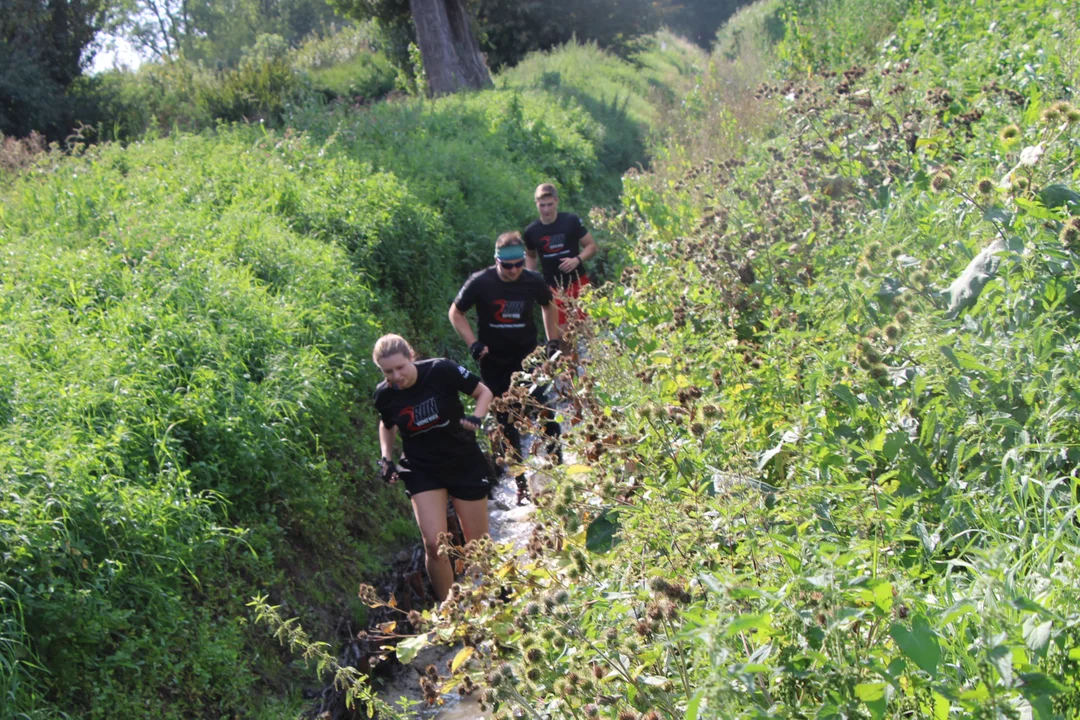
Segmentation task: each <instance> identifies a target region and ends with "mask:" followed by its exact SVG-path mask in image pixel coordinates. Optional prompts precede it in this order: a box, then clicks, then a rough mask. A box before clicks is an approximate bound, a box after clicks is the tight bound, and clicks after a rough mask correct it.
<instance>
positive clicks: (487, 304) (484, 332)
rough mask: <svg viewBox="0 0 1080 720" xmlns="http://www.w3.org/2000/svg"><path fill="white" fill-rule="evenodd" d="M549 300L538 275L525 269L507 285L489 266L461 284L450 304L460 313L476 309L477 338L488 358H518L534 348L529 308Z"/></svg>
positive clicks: (549, 291)
mask: <svg viewBox="0 0 1080 720" xmlns="http://www.w3.org/2000/svg"><path fill="white" fill-rule="evenodd" d="M551 300H552V296H551V288H549V287H548V286H547V283H545V282H544V278H542V277H540V275H539V274H538V273H534V272H532V271H531V270H525V271H524V272H522V273H521V275H519V276H518V279H517V280H514V281H512V282H507V281H506V280H503V279H502V278H501V277H499V271H498V270H497V269H496V268H495V266H492V267H489V268H486V269H484V270H481V271H480V272H477V273H473V274H472V276H471V277H469V279H468V280H466V281H465V284H464V285H462V286H461V291H460V292H458V295H457V298H455V299H454V305H456V306H457V309H458V310H460V311H461V312H468V311H469V308H471V307H472V306H473V305H475V306H476V329H477V335H478V337H477V339H478V340H479V341H480V342H482V343H484V344H485V345H487V347H488V351H489V352H490V353H491V354H492V355H496V356H499V357H513V358H520V357H524V356H525V355H528V354H529V353H530V352H532V350H533V348H535V347H536V324H535V323H534V322H533V308H534V307H535V306H536V305H537V304H540V305H547V304H548V303H550V302H551Z"/></svg>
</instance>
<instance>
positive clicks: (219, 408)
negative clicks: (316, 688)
mask: <svg viewBox="0 0 1080 720" xmlns="http://www.w3.org/2000/svg"><path fill="white" fill-rule="evenodd" d="M690 52H691V51H690V49H689V48H688V47H685V46H683V45H682V44H681V43H677V42H675V41H669V42H668V46H667V48H666V49H660V48H659V45H654V47H653V49H652V50H651V51H650V53H651V55H652V56H654V57H656V58H663V57H672V58H673V60H672V61H671V62H670V63H669V64H668V65H660V64H658V61H657V64H656V66H655V67H652V66H649V65H641V66H639V67H637V68H634V69H629V66H627V65H626V63H625V62H624V61H621V60H617V59H614V58H610V57H608V56H605V55H603V54H602V53H598V52H597V51H595V49H592V48H589V47H580V46H574V47H570V48H567V49H565V50H563V51H560V52H556V53H553V54H552V55H551V56H550V58H545V59H539V58H538V59H537V60H536V61H535V62H536V63H537V67H538V68H539V67H540V66H541V64H543V63H551V62H558V58H559V57H560V53H563V54H566V55H567V56H571V57H574V58H586V59H587V60H588V63H587V64H586V63H582V62H577V61H573V62H568V63H567V66H566V68H565V69H564V70H562V71H560V72H561V75H560V78H561V79H560V81H559V83H558V86H559V87H562V86H563V84H564V83H565V84H573V85H574V87H575V88H577V89H576V90H575V96H574V97H569V96H567V95H565V94H560V91H559V90H558V88H555V89H545V83H546V84H547V85H551V84H552V80H551V77H552V76H551V75H544V73H543V72H541V71H539V70H538V71H537V72H536V73H535V74H534V75H530V74H529V72H528V63H526V64H525V67H523V68H519V69H518V70H517V71H516V72H517V75H516V76H515V78H516V80H515V82H516V83H517V84H516V86H515V89H509V88H502V89H497V90H493V91H490V92H486V93H479V94H475V95H470V96H468V97H463V98H447V99H444V100H439V101H435V102H421V101H401V102H394V103H387V104H378V105H374V106H366V107H358V108H346V107H336V108H330V109H328V108H326V107H325V106H319V105H312V106H309V107H304V108H300V109H297V110H296V115H295V116H294V117H293V118H292V125H293V128H294V129H292V130H289V131H286V132H284V133H272V132H263V131H262V130H261V129H259V128H257V127H255V128H252V127H226V128H222V129H220V130H219V131H217V132H214V133H205V134H201V135H186V134H182V133H181V134H176V135H173V136H171V137H169V138H153V137H148V138H145V139H143V140H141V141H139V142H135V143H132V144H130V145H128V146H120V145H101V146H96V147H92V148H86V149H82V150H81V151H80V152H77V153H74V154H72V155H70V156H66V157H59V156H52V155H49V156H44V157H42V158H39V161H38V164H37V165H36V166H34V167H32V168H31V169H29V170H27V171H25V172H23V173H22V174H21V175H19V176H18V177H16V178H14V179H13V180H10V179H8V178H5V183H6V185H5V189H4V191H3V205H2V206H0V207H2V210H0V235H2V238H0V244H2V246H3V249H4V251H5V252H4V255H3V257H4V268H3V276H2V284H0V296H2V301H0V333H2V336H3V338H4V343H3V348H4V349H3V353H2V357H0V362H2V364H3V367H4V373H3V379H2V380H0V383H2V385H0V398H2V401H3V402H2V404H0V405H2V412H3V426H2V428H0V436H2V438H3V442H2V443H0V447H2V448H3V450H2V452H0V478H2V480H0V482H2V483H3V491H4V492H3V497H2V499H0V513H2V516H3V518H4V524H3V525H2V526H0V543H2V546H3V555H2V558H3V559H2V560H0V563H2V568H3V571H2V573H3V575H2V577H3V582H4V586H3V588H2V590H3V592H2V593H0V619H2V621H3V622H2V625H0V632H2V633H3V635H2V637H3V642H2V643H0V657H2V658H3V663H2V664H0V667H2V668H3V670H2V672H0V682H2V683H3V687H2V688H0V689H2V690H3V693H4V697H5V698H8V703H7V705H6V708H7V709H6V710H5V712H7V711H8V710H10V712H13V713H16V712H20V713H23V714H25V715H28V716H30V717H47V716H52V715H53V714H55V713H56V712H57V711H58V709H60V708H62V709H63V710H64V711H65V712H68V713H71V714H77V715H83V716H86V717H116V716H120V715H125V714H128V715H133V716H136V717H147V716H152V717H162V718H167V717H177V718H179V717H193V716H214V717H217V716H221V715H232V714H239V715H257V716H261V717H275V716H289V715H290V714H291V713H293V712H294V711H295V709H296V706H297V704H298V703H297V702H296V701H295V700H293V699H291V698H292V697H295V695H296V690H295V689H296V688H297V687H298V683H299V682H301V680H300V679H301V678H304V679H305V680H306V678H308V677H310V676H309V675H307V673H308V672H309V671H307V670H306V669H304V668H302V667H300V665H299V664H298V663H297V664H294V661H293V660H292V659H291V658H289V657H288V656H287V655H286V654H284V653H282V652H281V651H280V650H278V649H276V647H275V645H274V643H273V641H272V640H271V639H270V638H266V637H264V636H263V634H262V630H255V631H254V632H252V630H251V629H250V628H249V627H248V623H247V612H246V609H245V608H244V607H243V604H244V601H245V600H246V598H247V597H249V596H250V594H252V593H254V592H263V593H266V594H268V595H269V596H270V597H271V598H272V599H273V601H274V602H276V603H281V604H283V605H284V606H285V609H286V610H287V611H290V612H291V614H297V615H299V616H300V617H301V619H302V620H303V621H304V623H305V625H307V626H308V628H309V629H310V630H311V631H312V633H313V634H316V635H318V636H323V637H329V636H332V634H333V627H332V626H333V625H334V624H335V623H336V621H337V619H338V618H340V617H347V618H350V620H351V621H353V622H355V623H356V625H357V626H358V627H360V626H363V624H364V618H365V610H364V608H363V607H362V606H361V605H360V604H359V602H358V601H357V600H355V597H354V596H355V584H356V582H357V581H358V580H359V579H360V578H361V577H362V576H364V575H367V574H369V573H373V572H375V571H376V570H377V568H378V567H379V566H380V563H381V560H380V558H381V557H383V554H384V553H385V552H386V551H387V550H388V549H391V548H393V549H396V548H397V547H398V546H400V544H401V543H402V542H403V541H404V540H405V539H407V538H411V537H412V535H413V532H414V531H413V529H412V527H411V520H410V519H409V518H408V517H407V515H406V514H405V513H404V503H403V501H402V499H401V498H400V497H399V496H396V495H391V494H388V493H386V492H385V491H384V489H382V488H379V487H377V486H374V485H373V484H372V483H370V478H371V477H372V476H373V470H372V467H373V466H372V464H371V458H372V457H373V448H374V443H373V442H372V440H373V435H374V433H373V432H372V431H371V426H370V413H369V411H368V408H367V404H366V398H367V396H368V393H369V390H370V388H371V386H372V385H373V381H374V377H373V374H372V373H371V370H370V366H369V365H368V364H367V363H366V362H365V358H366V357H367V354H368V348H369V347H370V344H371V340H372V339H373V338H374V337H375V336H377V335H378V334H379V333H380V332H382V331H383V330H386V329H391V328H392V329H394V330H401V329H405V330H406V331H407V332H408V333H409V334H411V335H413V336H414V339H415V340H416V344H417V345H418V347H419V348H420V349H421V350H423V351H424V352H426V353H428V354H436V353H444V352H448V351H456V349H457V343H456V342H455V341H454V339H453V337H452V333H451V332H450V329H449V327H448V326H447V324H446V323H445V318H444V314H445V307H446V306H447V304H448V303H449V301H450V299H451V298H452V297H453V294H454V292H455V291H456V289H457V286H458V284H459V283H460V281H461V279H462V278H464V277H465V272H464V271H465V270H466V269H469V268H472V267H474V266H476V265H479V264H481V262H482V260H481V257H482V256H486V248H487V243H489V242H490V239H491V238H492V237H493V236H494V234H495V233H496V232H498V231H501V230H504V229H507V228H508V227H519V226H520V225H521V224H522V223H523V222H524V221H525V220H527V219H528V218H529V217H530V216H531V215H532V208H531V205H530V197H531V189H532V186H533V185H534V184H535V183H536V182H539V181H540V180H552V179H553V180H555V181H557V182H559V183H560V185H561V186H562V187H564V188H565V189H566V200H565V202H566V204H567V206H568V207H570V208H576V209H577V210H579V211H581V212H583V213H584V212H586V211H587V210H588V205H587V203H588V202H590V201H592V200H593V199H595V197H596V196H595V195H593V194H591V193H592V192H593V191H592V190H591V189H590V188H595V187H605V188H607V190H606V192H610V191H611V188H612V187H613V184H612V179H611V178H610V177H609V175H608V174H609V173H610V172H612V168H613V165H612V164H611V163H612V162H615V161H609V160H608V158H610V157H614V156H616V155H617V154H618V153H619V152H621V149H620V146H619V142H616V141H615V140H614V139H613V138H619V137H636V138H641V137H644V134H645V133H646V132H647V126H646V124H645V123H646V122H647V121H648V119H649V118H647V117H639V116H637V115H635V113H637V112H639V110H640V108H642V107H648V106H650V105H653V104H655V103H656V102H659V101H660V100H661V99H662V98H660V97H653V98H650V97H641V96H640V94H641V89H642V86H641V84H640V83H639V82H638V79H639V78H640V77H650V78H652V81H653V83H654V84H655V85H657V86H660V87H664V86H668V85H673V84H677V83H678V82H680V68H683V69H685V70H686V71H687V72H689V71H691V68H690V66H689V60H688V53H690ZM645 62H651V61H649V60H648V59H647V58H646V60H645ZM544 72H548V71H544ZM593 77H594V78H598V79H599V78H602V81H600V80H597V82H596V83H595V84H594V83H592V82H591V81H590V79H589V78H593ZM545 78H546V79H545ZM631 78H634V81H633V82H631V81H630V79H631ZM585 100H588V101H589V103H591V104H590V105H588V106H586V104H585V103H584V101H585ZM642 103H644V105H642ZM620 142H621V141H620ZM631 154H633V153H631ZM627 157H629V156H627ZM620 170H621V168H620ZM9 180H10V181H9ZM373 518H378V522H375V521H374V520H373ZM281 698H285V699H284V700H282V699H281Z"/></svg>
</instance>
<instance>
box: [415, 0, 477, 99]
mask: <svg viewBox="0 0 1080 720" xmlns="http://www.w3.org/2000/svg"><path fill="white" fill-rule="evenodd" d="M409 7H410V8H411V9H412V16H413V22H414V23H415V24H416V39H417V41H418V42H419V44H420V55H421V57H422V58H423V60H424V71H425V72H426V73H427V81H428V87H429V88H431V94H432V95H445V94H447V93H453V92H457V91H458V90H461V89H463V88H485V87H490V86H491V76H490V75H489V74H488V69H487V66H486V65H485V64H484V57H483V55H481V54H480V44H479V43H478V42H477V41H476V36H475V35H473V32H472V25H471V22H470V18H469V14H468V12H467V11H466V10H465V7H464V4H463V1H462V0H409Z"/></svg>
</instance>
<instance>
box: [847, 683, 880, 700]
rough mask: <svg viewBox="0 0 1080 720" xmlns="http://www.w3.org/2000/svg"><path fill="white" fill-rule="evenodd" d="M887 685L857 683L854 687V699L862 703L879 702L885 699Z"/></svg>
mask: <svg viewBox="0 0 1080 720" xmlns="http://www.w3.org/2000/svg"><path fill="white" fill-rule="evenodd" d="M887 685H888V683H884V682H876V683H859V684H858V685H856V686H855V697H857V698H859V699H860V700H862V701H863V702H866V701H868V700H880V699H882V698H883V697H885V687H886V686H887Z"/></svg>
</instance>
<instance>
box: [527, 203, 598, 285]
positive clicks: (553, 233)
mask: <svg viewBox="0 0 1080 720" xmlns="http://www.w3.org/2000/svg"><path fill="white" fill-rule="evenodd" d="M588 234H589V231H588V230H586V229H585V226H584V225H582V224H581V218H579V217H578V216H577V215H574V214H573V213H563V212H561V213H558V214H557V215H556V216H555V221H554V222H552V223H551V224H550V225H545V224H544V223H542V222H540V221H539V220H534V221H533V222H532V224H531V225H529V227H527V228H525V232H524V233H523V234H522V237H524V238H525V247H527V248H528V249H529V250H532V251H533V252H535V253H538V254H539V255H540V265H541V267H542V268H543V270H544V280H546V281H547V284H548V285H550V286H551V287H560V288H561V287H566V286H567V285H570V284H572V283H573V282H574V281H575V280H577V279H578V276H579V275H581V274H582V273H583V272H584V269H583V268H584V266H583V265H579V266H578V267H576V268H574V269H573V270H571V271H570V272H568V273H564V272H563V271H562V270H560V269H559V263H560V262H562V260H563V258H568V257H577V256H578V254H579V253H580V252H581V238H583V237H585V236H586V235H588Z"/></svg>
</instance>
